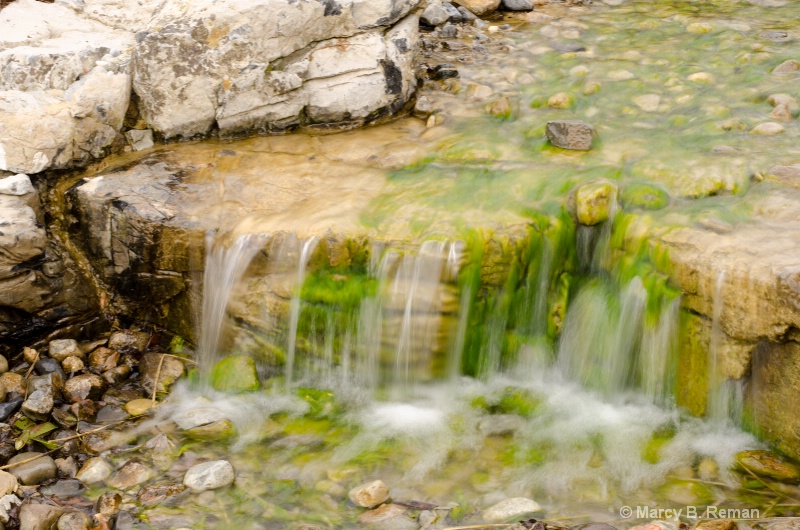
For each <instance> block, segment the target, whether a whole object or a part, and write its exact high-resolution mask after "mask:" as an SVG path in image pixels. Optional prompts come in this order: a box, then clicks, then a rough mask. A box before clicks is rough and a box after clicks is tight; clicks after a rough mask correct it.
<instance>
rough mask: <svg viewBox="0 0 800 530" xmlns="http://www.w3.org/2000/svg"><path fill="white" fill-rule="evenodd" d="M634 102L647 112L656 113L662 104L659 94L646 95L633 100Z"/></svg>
mask: <svg viewBox="0 0 800 530" xmlns="http://www.w3.org/2000/svg"><path fill="white" fill-rule="evenodd" d="M633 102H634V103H635V104H636V106H637V107H639V108H640V109H642V110H643V111H645V112H656V111H657V110H658V106H659V105H660V104H661V96H659V95H658V94H644V95H642V96H637V97H635V98H633Z"/></svg>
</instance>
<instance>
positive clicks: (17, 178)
mask: <svg viewBox="0 0 800 530" xmlns="http://www.w3.org/2000/svg"><path fill="white" fill-rule="evenodd" d="M35 191H36V189H35V188H34V187H33V183H31V179H30V177H29V176H28V175H25V174H24V173H19V174H17V175H11V176H10V177H6V178H3V179H0V195H16V196H18V197H21V196H22V195H27V194H29V193H33V192H35Z"/></svg>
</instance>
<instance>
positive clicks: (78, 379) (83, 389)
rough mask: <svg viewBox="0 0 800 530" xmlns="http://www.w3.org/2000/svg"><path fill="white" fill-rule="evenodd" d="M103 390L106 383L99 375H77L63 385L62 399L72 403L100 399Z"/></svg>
mask: <svg viewBox="0 0 800 530" xmlns="http://www.w3.org/2000/svg"><path fill="white" fill-rule="evenodd" d="M105 388H106V382H105V381H104V380H103V378H102V377H100V376H99V375H95V374H83V375H78V376H75V377H73V378H71V379H68V380H67V382H66V383H64V397H66V398H67V399H68V400H69V401H71V402H73V403H77V402H79V401H83V400H85V399H100V397H101V396H102V395H103V391H104V390H105Z"/></svg>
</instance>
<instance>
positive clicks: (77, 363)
mask: <svg viewBox="0 0 800 530" xmlns="http://www.w3.org/2000/svg"><path fill="white" fill-rule="evenodd" d="M61 366H62V367H63V368H64V371H65V372H66V373H75V372H80V371H81V370H83V367H84V366H85V365H84V364H83V361H82V360H81V358H80V357H76V356H74V355H72V356H70V357H67V358H66V359H64V360H63V361H62V362H61Z"/></svg>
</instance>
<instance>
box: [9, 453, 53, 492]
mask: <svg viewBox="0 0 800 530" xmlns="http://www.w3.org/2000/svg"><path fill="white" fill-rule="evenodd" d="M34 457H36V460H31V461H30V462H27V463H25V464H19V465H17V466H14V467H12V468H9V472H10V473H11V474H12V475H14V476H15V477H17V479H18V480H19V481H20V482H21V483H23V484H25V485H26V486H32V485H34V484H41V483H42V482H45V481H47V480H50V479H52V478H56V475H57V474H58V468H57V467H56V463H55V462H54V461H53V459H52V458H51V457H49V456H47V455H46V454H44V453H36V452H29V453H19V454H18V455H17V456H15V457H13V458H12V459H10V460H9V461H8V463H9V464H16V463H17V462H23V461H25V460H30V459H31V458H34Z"/></svg>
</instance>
